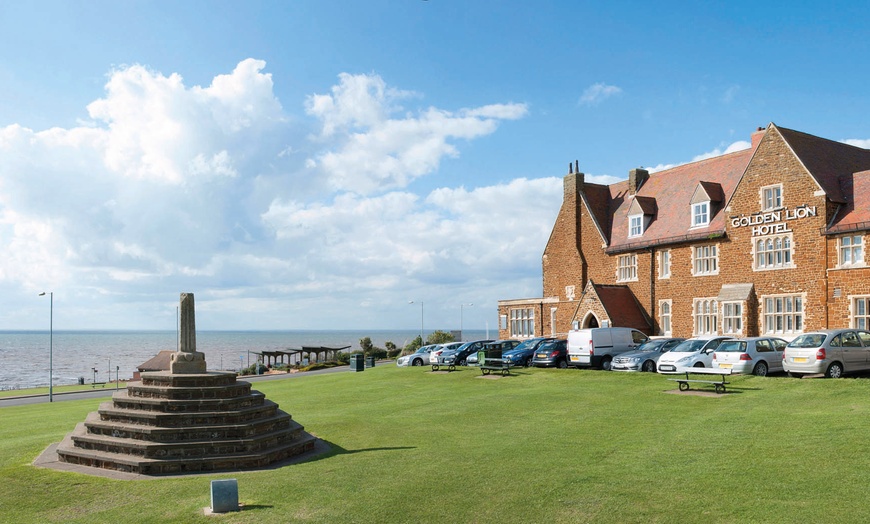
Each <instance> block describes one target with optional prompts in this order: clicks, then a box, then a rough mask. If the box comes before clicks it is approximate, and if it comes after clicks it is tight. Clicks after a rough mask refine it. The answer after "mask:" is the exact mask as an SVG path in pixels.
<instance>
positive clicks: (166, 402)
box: [112, 390, 266, 413]
mask: <svg viewBox="0 0 870 524" xmlns="http://www.w3.org/2000/svg"><path fill="white" fill-rule="evenodd" d="M265 398H266V395H264V394H262V393H260V392H259V391H251V392H250V393H249V394H247V395H244V396H239V397H235V398H231V399H226V398H223V399H221V398H219V399H215V398H211V399H193V400H188V399H165V398H153V397H135V396H132V395H130V393H129V392H128V391H127V390H120V391H117V392H116V393H115V394H114V395H112V402H113V403H114V404H115V407H116V408H118V409H136V410H142V411H157V412H161V413H180V412H191V413H198V412H207V411H221V410H226V411H233V410H238V409H242V408H246V407H251V406H257V405H262V404H263V401H264V400H265Z"/></svg>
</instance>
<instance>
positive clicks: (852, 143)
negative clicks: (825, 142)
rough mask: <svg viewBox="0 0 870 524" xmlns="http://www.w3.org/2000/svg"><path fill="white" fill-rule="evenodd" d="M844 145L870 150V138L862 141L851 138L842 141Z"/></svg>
mask: <svg viewBox="0 0 870 524" xmlns="http://www.w3.org/2000/svg"><path fill="white" fill-rule="evenodd" d="M842 142H843V143H844V144H849V145H850V146H855V147H863V148H864V149H870V138H867V139H863V140H862V139H860V138H849V139H846V140H843V141H842Z"/></svg>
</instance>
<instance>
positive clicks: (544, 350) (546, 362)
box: [532, 339, 568, 369]
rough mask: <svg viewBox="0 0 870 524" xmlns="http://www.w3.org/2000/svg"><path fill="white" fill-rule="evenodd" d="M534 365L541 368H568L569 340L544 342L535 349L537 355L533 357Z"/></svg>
mask: <svg viewBox="0 0 870 524" xmlns="http://www.w3.org/2000/svg"><path fill="white" fill-rule="evenodd" d="M532 365H533V366H535V367H541V368H549V367H556V368H561V369H565V368H567V367H568V341H567V340H565V339H561V340H548V341H547V342H544V343H543V344H541V345H540V346H538V349H536V350H535V357H534V358H533V359H532Z"/></svg>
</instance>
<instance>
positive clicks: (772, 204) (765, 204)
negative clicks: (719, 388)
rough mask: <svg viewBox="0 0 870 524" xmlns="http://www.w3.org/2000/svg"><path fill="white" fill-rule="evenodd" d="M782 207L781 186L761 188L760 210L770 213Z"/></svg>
mask: <svg viewBox="0 0 870 524" xmlns="http://www.w3.org/2000/svg"><path fill="white" fill-rule="evenodd" d="M780 207H782V184H777V185H775V186H767V187H762V188H761V210H762V211H770V210H772V209H778V208H780Z"/></svg>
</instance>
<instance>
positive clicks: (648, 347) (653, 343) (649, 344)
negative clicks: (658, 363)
mask: <svg viewBox="0 0 870 524" xmlns="http://www.w3.org/2000/svg"><path fill="white" fill-rule="evenodd" d="M662 344H664V341H662V340H647V341H646V342H644V343H643V344H641V345H639V346H637V349H636V351H655V350H657V349H658V348H659V346H661V345H662Z"/></svg>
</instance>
